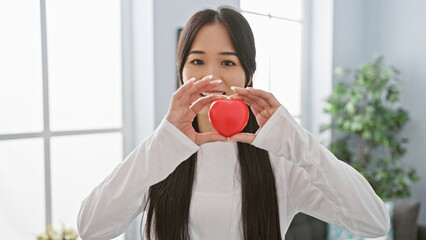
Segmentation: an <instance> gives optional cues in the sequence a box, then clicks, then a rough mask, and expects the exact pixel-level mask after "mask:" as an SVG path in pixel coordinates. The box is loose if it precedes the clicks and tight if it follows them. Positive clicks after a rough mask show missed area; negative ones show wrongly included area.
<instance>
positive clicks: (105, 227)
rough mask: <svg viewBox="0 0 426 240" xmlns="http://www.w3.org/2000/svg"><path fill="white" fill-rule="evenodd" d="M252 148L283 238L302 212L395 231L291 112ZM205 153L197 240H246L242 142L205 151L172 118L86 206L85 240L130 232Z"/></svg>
mask: <svg viewBox="0 0 426 240" xmlns="http://www.w3.org/2000/svg"><path fill="white" fill-rule="evenodd" d="M252 145H254V146H256V147H258V148H262V149H265V150H267V151H268V153H269V157H270V161H271V165H272V168H273V171H274V173H275V178H276V187H277V196H278V205H279V216H280V225H281V226H280V227H281V233H282V238H283V239H284V236H285V233H286V232H287V229H288V227H289V225H290V223H291V221H292V219H293V217H294V216H295V215H296V214H297V213H298V212H304V213H306V214H309V215H311V216H314V217H316V218H318V219H321V220H323V221H326V222H329V223H332V224H334V225H337V226H340V227H343V228H345V229H348V230H349V231H351V232H353V233H354V234H355V235H358V236H365V237H378V236H383V235H385V234H386V233H387V232H388V230H389V228H390V220H389V214H388V210H387V208H386V206H385V205H384V203H383V201H382V200H381V199H380V198H379V197H378V196H377V195H376V194H375V192H374V190H373V189H372V187H371V186H370V185H369V183H368V182H367V181H366V180H365V178H364V177H363V176H362V175H361V174H359V173H358V172H357V171H356V170H355V169H353V168H352V167H351V166H349V165H348V164H346V163H344V162H342V161H340V160H338V159H337V158H336V157H335V156H334V155H333V154H332V153H331V152H330V151H329V150H327V149H326V148H325V147H324V146H322V145H321V144H320V143H319V142H318V141H317V140H316V139H315V138H314V137H313V136H312V135H311V134H310V133H309V132H308V131H306V130H305V129H303V128H302V127H301V126H300V125H299V124H298V123H297V122H296V121H295V120H294V119H293V117H292V116H291V115H290V114H289V113H288V111H287V110H286V109H285V108H284V107H283V106H280V107H279V108H278V109H277V111H276V112H275V113H274V114H273V115H272V116H271V118H270V119H269V120H268V121H267V123H266V124H265V125H264V126H263V128H262V129H261V130H260V131H259V132H258V135H257V136H256V139H255V140H254V142H253V143H252ZM197 151H198V153H197V154H198V160H197V168H196V170H195V176H194V180H195V182H194V186H193V195H192V200H191V207H190V216H189V231H190V237H191V239H194V240H195V239H243V233H242V226H241V223H242V221H241V204H240V203H241V184H240V169H239V163H238V150H237V143H235V142H213V143H206V144H203V145H201V146H198V145H196V144H195V143H194V142H192V141H191V140H190V139H189V138H188V137H187V136H185V135H184V134H183V133H182V132H181V131H179V130H178V129H177V128H176V127H175V126H174V125H172V124H171V123H170V122H168V121H167V120H166V119H163V121H162V122H161V124H160V125H159V126H158V128H157V129H156V130H155V132H154V133H153V134H152V135H151V136H150V137H149V138H147V139H145V140H144V141H143V142H142V143H141V144H139V145H138V146H137V147H136V149H134V150H133V151H132V152H131V153H130V154H129V155H128V156H127V157H126V158H125V160H124V161H123V162H122V163H120V164H119V165H118V166H117V167H116V168H115V169H114V170H113V171H112V173H111V174H110V175H109V176H108V177H107V178H106V179H105V180H104V181H103V182H102V183H100V184H99V185H98V186H97V187H96V188H95V189H94V190H93V191H92V192H91V193H90V195H89V196H88V197H87V198H86V199H85V200H84V201H83V203H82V205H81V209H80V212H79V216H78V230H79V233H80V236H81V237H82V239H84V240H95V239H102V240H105V239H110V238H114V237H116V236H118V235H120V234H121V233H123V232H124V231H125V230H126V229H127V228H128V226H129V224H130V223H131V222H132V220H133V219H134V218H136V217H137V216H138V215H139V214H140V213H141V212H142V210H143V205H144V204H145V201H146V197H147V196H146V195H147V191H148V189H149V187H150V186H151V185H153V184H156V183H158V182H160V181H162V180H163V179H165V178H166V177H167V176H168V175H169V174H170V173H172V172H173V171H174V170H175V168H176V167H177V166H178V165H179V164H180V163H182V162H183V161H185V160H186V159H187V158H188V157H189V156H191V155H192V154H193V153H195V152H197ZM146 215H147V214H145V217H144V221H145V219H146ZM151 232H152V233H153V231H151ZM151 236H152V237H154V236H153V235H151ZM153 239H154V238H153Z"/></svg>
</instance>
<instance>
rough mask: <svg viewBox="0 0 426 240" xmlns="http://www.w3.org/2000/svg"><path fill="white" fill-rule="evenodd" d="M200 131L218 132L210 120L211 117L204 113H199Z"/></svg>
mask: <svg viewBox="0 0 426 240" xmlns="http://www.w3.org/2000/svg"><path fill="white" fill-rule="evenodd" d="M197 123H198V131H199V132H200V133H207V132H216V130H215V129H214V128H213V126H212V125H211V123H210V121H209V117H208V116H207V115H204V114H198V115H197Z"/></svg>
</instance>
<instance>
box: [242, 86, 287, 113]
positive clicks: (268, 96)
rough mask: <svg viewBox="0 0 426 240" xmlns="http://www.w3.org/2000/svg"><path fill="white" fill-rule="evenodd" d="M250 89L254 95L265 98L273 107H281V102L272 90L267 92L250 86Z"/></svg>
mask: <svg viewBox="0 0 426 240" xmlns="http://www.w3.org/2000/svg"><path fill="white" fill-rule="evenodd" d="M248 91H249V92H250V93H251V94H253V95H254V96H257V97H260V98H262V99H265V100H266V101H267V102H268V104H270V105H271V106H272V107H274V108H275V107H279V106H280V105H281V104H280V102H279V101H278V100H277V99H276V98H275V97H274V95H273V94H272V93H270V92H266V91H263V90H260V89H256V88H252V87H249V88H248Z"/></svg>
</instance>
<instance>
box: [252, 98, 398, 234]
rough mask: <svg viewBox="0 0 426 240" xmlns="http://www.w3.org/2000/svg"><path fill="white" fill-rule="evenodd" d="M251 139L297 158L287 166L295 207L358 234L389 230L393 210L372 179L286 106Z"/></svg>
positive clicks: (291, 203) (290, 198)
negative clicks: (340, 156) (339, 156)
mask: <svg viewBox="0 0 426 240" xmlns="http://www.w3.org/2000/svg"><path fill="white" fill-rule="evenodd" d="M252 145H254V146H256V147H259V148H262V149H265V150H267V151H269V152H270V153H272V154H274V155H277V156H281V157H284V158H285V159H288V160H291V161H292V162H293V164H291V165H287V164H286V166H291V169H285V170H286V171H285V172H286V174H287V176H286V178H287V191H288V209H291V211H294V212H295V213H297V212H304V213H306V214H309V215H311V216H314V217H316V218H318V219H321V220H323V221H326V222H329V223H332V224H335V225H337V226H340V227H343V228H345V229H347V230H349V231H351V232H352V233H354V234H355V235H357V236H364V237H379V236H384V235H386V234H387V232H388V231H389V228H390V219H389V213H388V210H387V208H386V206H385V204H384V203H383V201H382V200H381V199H380V198H379V197H378V196H377V195H376V193H375V192H374V190H373V188H372V187H371V186H370V184H369V183H368V182H367V180H366V179H365V178H364V177H363V176H362V175H361V174H360V173H359V172H358V171H356V170H355V169H354V168H352V167H351V166H350V165H348V164H346V163H345V162H343V161H340V160H338V159H337V158H336V157H335V156H334V155H333V154H332V153H331V152H330V151H329V150H328V149H327V148H325V147H324V146H322V145H321V144H320V143H319V142H318V140H317V139H315V138H314V137H313V136H312V135H311V134H310V133H309V132H308V131H307V130H305V129H304V128H302V127H301V126H300V125H299V124H298V123H297V122H296V121H295V120H294V118H293V117H292V116H291V115H290V114H289V112H288V111H287V109H285V108H284V106H280V107H279V108H278V109H277V110H276V112H275V113H274V114H273V115H272V116H271V118H270V119H269V120H268V122H267V123H266V124H265V125H264V126H263V128H262V129H260V131H259V132H258V135H257V136H256V139H255V140H254V142H253V143H252Z"/></svg>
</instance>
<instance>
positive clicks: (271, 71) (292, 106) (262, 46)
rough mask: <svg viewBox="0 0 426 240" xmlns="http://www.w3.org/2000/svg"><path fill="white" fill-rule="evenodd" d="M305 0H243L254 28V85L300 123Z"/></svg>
mask: <svg viewBox="0 0 426 240" xmlns="http://www.w3.org/2000/svg"><path fill="white" fill-rule="evenodd" d="M302 3H303V1H302V0H266V1H256V0H241V1H240V4H241V10H242V12H243V15H244V16H245V17H246V19H247V20H248V22H249V23H250V26H251V28H252V30H253V34H254V37H255V43H256V63H257V70H256V73H255V75H254V78H253V86H254V87H255V88H260V89H263V90H266V91H269V92H272V93H273V94H274V96H275V97H276V98H277V99H278V101H280V103H281V104H283V105H284V106H285V107H286V108H287V109H288V110H289V112H290V113H291V114H292V115H293V116H294V117H295V118H296V120H298V121H299V122H300V119H301V114H302V109H301V96H302V92H301V91H302V88H301V86H302V75H301V72H302V48H303V44H302V43H303V41H302V40H303V39H302V30H303V27H304V22H303V20H302V19H303V18H302V17H303V16H302V15H303V14H302V13H303V11H302V7H303V6H302Z"/></svg>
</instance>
